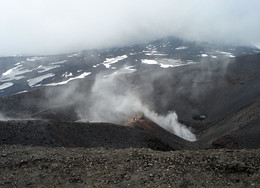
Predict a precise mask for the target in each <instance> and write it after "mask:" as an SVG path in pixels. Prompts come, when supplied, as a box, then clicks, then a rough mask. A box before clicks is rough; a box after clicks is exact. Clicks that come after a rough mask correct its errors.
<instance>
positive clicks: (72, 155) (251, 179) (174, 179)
mask: <svg viewBox="0 0 260 188" xmlns="http://www.w3.org/2000/svg"><path fill="white" fill-rule="evenodd" d="M0 151H1V160H0V168H1V171H0V177H1V178H0V185H1V187H14V186H17V187H71V186H77V187H86V186H88V187H99V186H103V187H126V186H129V187H141V186H145V187H149V186H151V187H176V186H181V187H186V186H187V187H194V186H195V187H196V186H198V187H209V186H217V187H223V186H232V187H248V186H254V187H257V186H259V185H260V178H259V176H260V169H259V164H260V150H259V149H257V150H228V149H217V150H198V151H196V150H194V151H185V150H183V151H171V152H162V151H153V150H150V149H133V148H128V149H104V148H88V149H83V148H73V149H72V148H63V147H54V148H50V147H36V146H34V147H31V146H18V145H16V146H7V145H2V146H1V147H0Z"/></svg>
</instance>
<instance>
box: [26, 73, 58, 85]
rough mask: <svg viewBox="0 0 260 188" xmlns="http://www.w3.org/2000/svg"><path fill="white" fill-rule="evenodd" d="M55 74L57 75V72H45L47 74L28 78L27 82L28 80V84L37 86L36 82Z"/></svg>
mask: <svg viewBox="0 0 260 188" xmlns="http://www.w3.org/2000/svg"><path fill="white" fill-rule="evenodd" d="M53 76H55V74H52V73H48V74H45V75H42V76H38V77H36V78H32V79H29V80H27V82H28V85H29V86H30V87H33V86H36V84H38V83H40V82H42V81H43V80H45V79H46V78H51V77H53ZM37 86H39V85H37Z"/></svg>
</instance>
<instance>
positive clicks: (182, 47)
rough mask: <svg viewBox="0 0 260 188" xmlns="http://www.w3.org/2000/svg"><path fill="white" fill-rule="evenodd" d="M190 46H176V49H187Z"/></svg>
mask: <svg viewBox="0 0 260 188" xmlns="http://www.w3.org/2000/svg"><path fill="white" fill-rule="evenodd" d="M187 48H188V46H179V47H177V48H175V49H176V50H185V49H187Z"/></svg>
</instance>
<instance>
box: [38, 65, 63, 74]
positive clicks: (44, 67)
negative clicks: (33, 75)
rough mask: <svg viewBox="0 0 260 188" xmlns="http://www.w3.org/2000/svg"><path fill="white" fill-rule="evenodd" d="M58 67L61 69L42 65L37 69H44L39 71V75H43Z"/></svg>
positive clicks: (55, 66)
mask: <svg viewBox="0 0 260 188" xmlns="http://www.w3.org/2000/svg"><path fill="white" fill-rule="evenodd" d="M58 67H60V65H47V66H43V65H40V66H39V67H38V68H37V69H42V70H39V71H38V73H43V72H47V71H49V70H52V69H55V68H58Z"/></svg>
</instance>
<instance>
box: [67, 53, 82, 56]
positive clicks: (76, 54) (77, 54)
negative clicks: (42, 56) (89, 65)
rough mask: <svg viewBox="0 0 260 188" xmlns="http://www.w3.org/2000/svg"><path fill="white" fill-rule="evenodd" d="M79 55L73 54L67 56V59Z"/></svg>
mask: <svg viewBox="0 0 260 188" xmlns="http://www.w3.org/2000/svg"><path fill="white" fill-rule="evenodd" d="M79 55H80V53H75V54H71V55H68V57H77V56H79Z"/></svg>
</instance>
